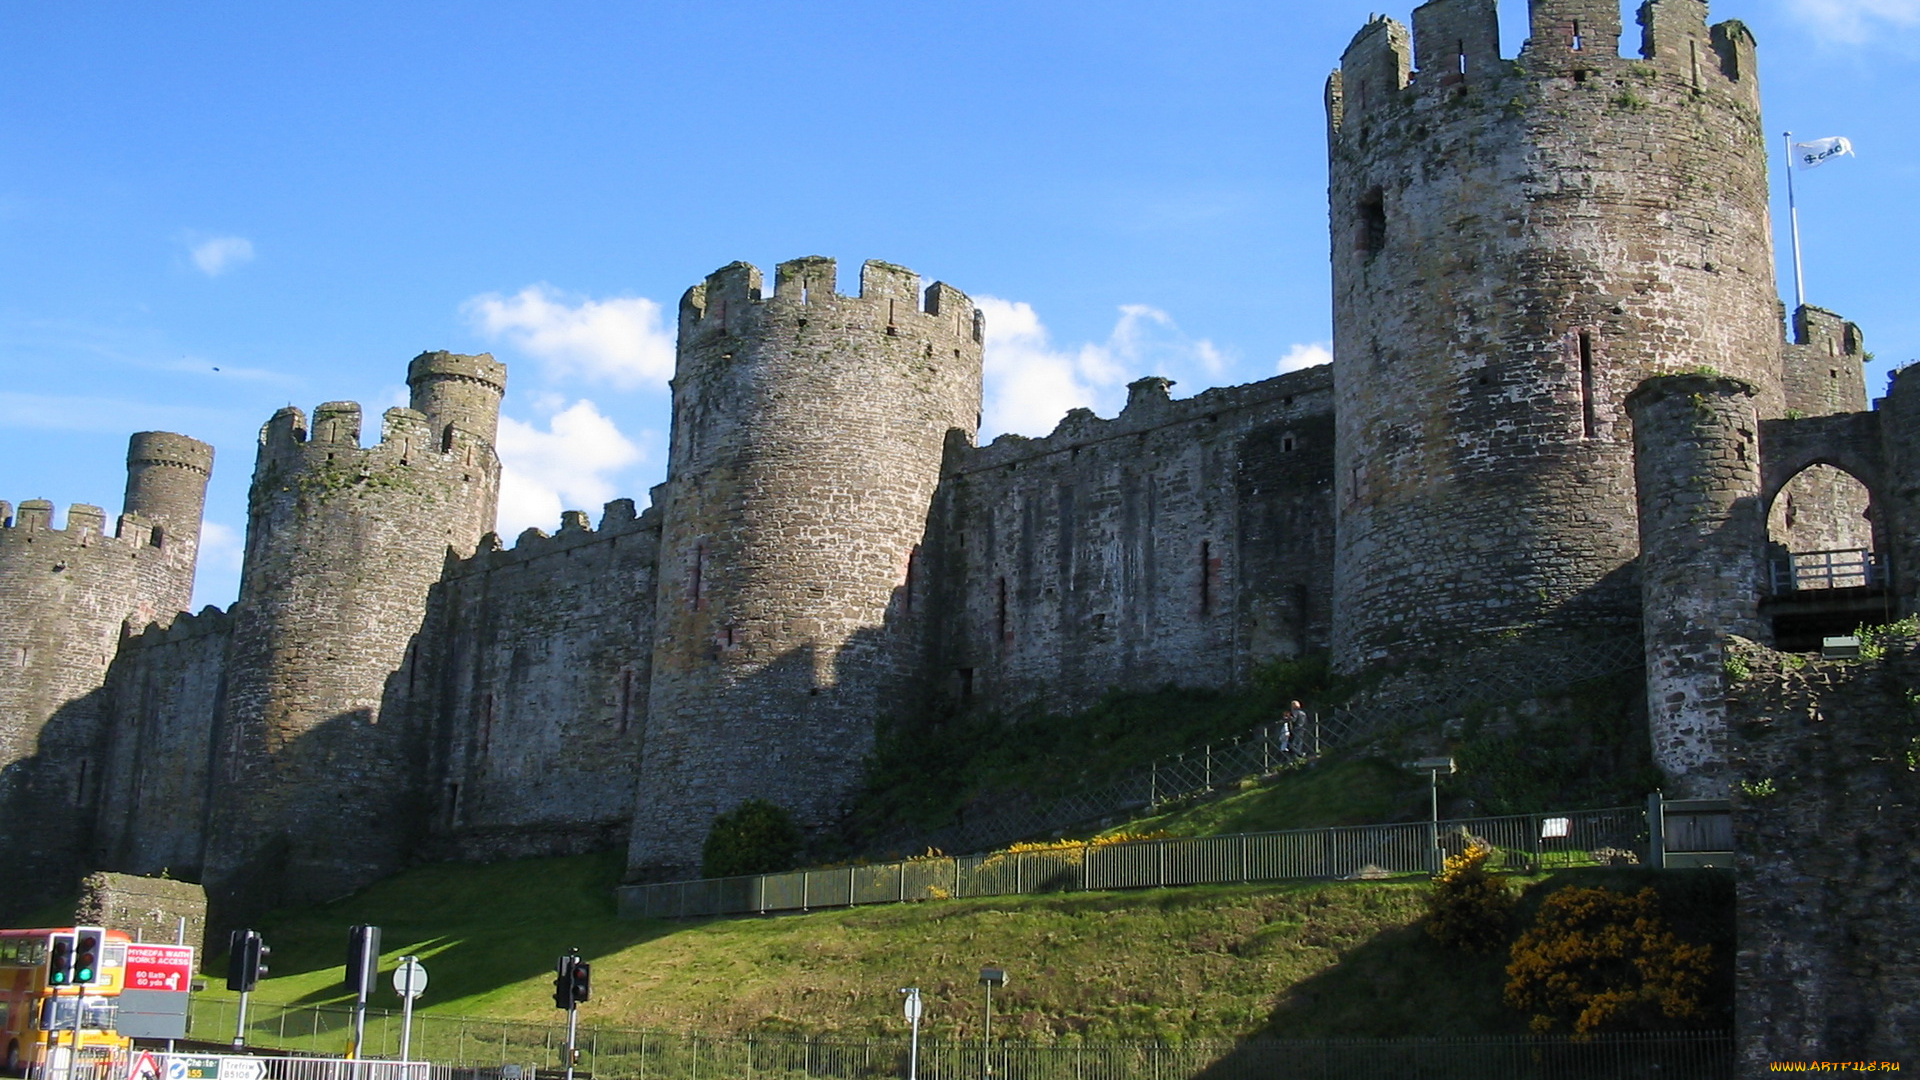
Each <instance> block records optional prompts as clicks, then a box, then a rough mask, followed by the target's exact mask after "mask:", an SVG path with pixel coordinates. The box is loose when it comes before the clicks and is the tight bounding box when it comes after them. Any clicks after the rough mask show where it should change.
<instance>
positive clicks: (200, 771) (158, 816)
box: [94, 607, 233, 881]
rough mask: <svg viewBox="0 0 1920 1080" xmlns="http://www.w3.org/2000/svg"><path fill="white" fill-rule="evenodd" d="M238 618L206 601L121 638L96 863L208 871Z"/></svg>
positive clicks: (176, 873) (142, 870) (192, 875)
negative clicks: (217, 757) (213, 766)
mask: <svg viewBox="0 0 1920 1080" xmlns="http://www.w3.org/2000/svg"><path fill="white" fill-rule="evenodd" d="M232 632H233V622H232V620H231V619H229V618H228V617H227V615H226V613H224V612H222V611H221V610H220V609H218V608H215V607H207V608H205V609H203V610H202V611H201V612H200V613H199V614H198V615H192V614H182V615H181V616H180V617H179V618H176V619H175V620H174V621H173V623H172V625H170V626H164V627H163V626H159V625H150V626H148V627H146V629H145V630H143V631H141V632H139V633H137V634H131V635H129V636H128V637H126V638H124V639H123V640H122V641H121V643H120V651H119V655H118V656H116V657H115V659H114V663H113V670H112V672H111V673H110V674H109V676H108V681H107V699H106V707H107V710H108V713H109V716H110V717H111V721H110V730H109V737H108V738H107V740H106V745H105V750H104V758H105V770H106V790H105V791H104V792H103V794H102V798H101V801H100V809H99V826H98V831H97V833H96V835H95V838H94V852H95V858H94V864H95V865H97V866H112V867H116V868H119V869H122V870H125V871H128V872H130V873H135V874H159V873H166V874H168V875H170V876H173V877H177V878H188V879H191V880H196V881H197V880H199V878H200V872H201V857H202V853H203V851H204V849H205V846H206V824H207V799H208V794H209V772H208V768H209V764H210V760H211V757H212V754H213V751H214V746H213V742H212V739H213V732H214V724H215V721H216V718H217V717H218V716H219V715H220V709H221V698H222V694H223V692H224V690H225V685H226V671H227V650H228V646H229V645H230V644H231V642H232Z"/></svg>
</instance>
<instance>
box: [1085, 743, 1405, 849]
mask: <svg viewBox="0 0 1920 1080" xmlns="http://www.w3.org/2000/svg"><path fill="white" fill-rule="evenodd" d="M1416 811H1417V812H1418V814H1417V816H1421V817H1424V816H1425V814H1426V785H1425V783H1424V782H1422V781H1421V780H1420V778H1419V777H1417V776H1414V775H1413V774H1411V773H1408V772H1407V771H1405V770H1404V769H1398V768H1395V767H1394V766H1393V765H1392V764H1390V763H1388V762H1385V761H1378V760H1374V759H1362V760H1348V761H1337V760H1336V761H1327V762H1322V763H1316V764H1314V765H1310V766H1299V767H1295V768H1290V769H1287V770H1284V771H1282V772H1281V773H1280V774H1279V775H1278V776H1276V777H1274V778H1272V779H1271V780H1267V781H1263V782H1260V783H1250V784H1248V785H1247V786H1245V787H1244V788H1242V789H1240V790H1238V791H1236V792H1234V793H1233V794H1231V795H1228V796H1227V797H1225V798H1222V799H1218V800H1214V801H1209V802H1203V803H1198V804H1196V805H1193V806H1188V807H1184V808H1181V809H1177V810H1171V811H1169V812H1167V813H1164V814H1159V815H1156V816H1153V817H1144V818H1139V819H1137V820H1134V821H1130V822H1128V823H1126V824H1124V825H1120V826H1117V827H1116V828H1115V829H1112V830H1109V831H1112V832H1129V833H1146V832H1156V831H1157V832H1165V833H1170V834H1172V835H1174V836H1211V835H1215V834H1219V833H1241V832H1269V831H1274V830H1280V829H1313V828H1321V827H1324V826H1328V825H1371V824H1374V823H1377V822H1382V821H1397V820H1402V819H1404V818H1405V817H1407V816H1408V815H1409V814H1410V813H1414V812H1416Z"/></svg>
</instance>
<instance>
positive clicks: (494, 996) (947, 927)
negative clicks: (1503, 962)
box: [216, 856, 1503, 1038]
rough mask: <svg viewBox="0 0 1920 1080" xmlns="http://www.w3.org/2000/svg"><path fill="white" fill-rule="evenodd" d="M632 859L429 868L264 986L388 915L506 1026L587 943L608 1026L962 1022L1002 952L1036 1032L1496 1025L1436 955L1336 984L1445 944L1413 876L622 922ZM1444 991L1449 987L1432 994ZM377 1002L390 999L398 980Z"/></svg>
mask: <svg viewBox="0 0 1920 1080" xmlns="http://www.w3.org/2000/svg"><path fill="white" fill-rule="evenodd" d="M618 872H619V863H618V860H617V859H616V858H614V857H599V856H593V857H583V858H571V859H539V860H526V861H522V862H512V863H499V864H493V865H491V866H474V865H442V866H432V867H425V868H422V869H418V870H414V871H411V872H408V873H406V874H402V875H400V876H398V877H396V878H394V879H391V880H389V881H387V882H384V883H382V884H381V885H378V886H375V887H374V888H372V889H370V890H368V891H367V892H365V893H362V894H360V895H358V896H355V897H351V898H348V899H347V900H344V901H341V902H338V903H336V904H332V905H327V906H324V907H320V908H312V909H303V910H299V911H291V912H285V913H282V914H281V915H280V916H278V917H275V918H273V919H270V920H268V921H267V922H266V924H265V926H264V931H265V933H266V934H267V936H268V941H269V942H270V943H271V945H272V946H273V949H274V954H273V958H272V964H273V975H272V976H271V977H270V978H269V979H268V980H267V981H266V982H265V983H263V985H262V987H261V990H260V992H259V999H260V1000H262V1001H284V1002H296V1003H325V1002H337V1001H340V1000H342V991H341V988H340V979H341V967H340V966H339V964H338V963H336V961H338V960H339V959H340V958H341V956H342V954H343V953H344V951H345V941H346V927H347V926H349V925H351V924H353V923H356V922H362V921H369V922H374V923H377V924H379V925H381V926H383V927H384V928H385V939H384V942H383V944H384V946H385V951H386V955H387V964H386V965H385V966H386V967H391V965H392V961H393V958H395V957H397V956H399V955H401V954H402V953H406V952H413V953H417V954H419V955H421V956H423V957H424V958H425V963H426V965H427V967H428V969H429V970H430V972H431V974H432V987H431V989H430V990H429V992H428V994H427V996H426V997H425V998H423V999H422V1002H421V1005H422V1008H423V1010H424V1011H428V1012H440V1013H450V1014H465V1015H476V1016H487V1017H491V1018H496V1019H525V1020H530V1021H536V1022H543V1023H544V1022H549V1021H550V1020H551V1019H552V1018H553V1016H554V1015H555V1010H554V1009H553V1008H552V1004H551V1002H550V1001H549V999H548V994H549V992H550V991H549V987H550V975H549V971H550V968H549V965H550V964H551V963H552V958H553V957H554V956H556V955H558V954H559V953H561V952H563V951H564V950H565V949H566V948H567V947H569V946H575V945H577V946H579V947H580V949H581V951H582V952H583V954H585V955H586V956H588V957H589V958H590V959H592V960H594V961H595V975H594V1000H593V1002H592V1003H591V1004H590V1005H589V1007H588V1008H589V1012H590V1014H591V1017H592V1019H593V1022H595V1023H600V1024H606V1025H611V1026H631V1027H649V1028H664V1029H671V1030H677V1029H690V1030H701V1031H708V1032H723V1031H745V1030H762V1031H765V1030H797V1031H812V1032H844V1033H853V1034H859V1033H873V1034H879V1033H885V1032H891V1031H892V1029H893V1027H894V1026H897V1025H895V1024H894V1017H895V1015H896V1013H897V1008H898V1006H897V1004H896V1003H895V989H896V988H897V987H900V986H904V985H908V984H909V983H918V984H919V985H920V986H921V987H922V988H923V990H924V992H925V993H926V995H927V1003H928V1022H929V1030H930V1032H933V1033H937V1034H957V1035H966V1034H969V1033H970V1032H971V1031H972V1026H971V1025H973V1024H974V1023H975V1022H976V1021H977V1009H978V1000H977V999H978V987H977V986H976V985H975V974H976V973H977V971H978V970H979V968H980V967H981V966H983V965H985V964H990V963H998V964H1003V965H1005V966H1006V967H1007V968H1008V970H1009V972H1010V973H1011V975H1012V979H1011V981H1010V985H1009V987H1008V989H1007V991H1006V993H1005V995H1004V996H1002V997H997V999H996V1000H997V1001H998V1002H999V1003H1000V1004H999V1005H998V1006H997V1007H996V1012H1000V1013H1001V1015H1002V1020H1001V1022H1002V1023H1005V1024H1006V1025H1007V1028H1006V1030H1008V1031H1009V1032H1010V1033H1011V1032H1015V1031H1018V1032H1022V1033H1026V1034H1031V1035H1035V1036H1043V1035H1053V1034H1063V1033H1069V1032H1077V1033H1082V1034H1085V1035H1087V1036H1088V1037H1096V1038H1099V1037H1134V1038H1147V1037H1172V1036H1187V1037H1194V1036H1233V1035H1243V1034H1248V1033H1251V1032H1254V1031H1259V1030H1262V1029H1263V1028H1266V1027H1267V1026H1268V1025H1269V1024H1270V1023H1272V1022H1275V1021H1276V1019H1278V1020H1280V1021H1282V1026H1281V1028H1280V1029H1279V1030H1283V1031H1285V1032H1287V1033H1295V1034H1315V1033H1328V1032H1334V1031H1340V1032H1344V1033H1349V1034H1380V1035H1387V1034H1397V1033H1408V1032H1413V1031H1430V1032H1433V1033H1436V1034H1437V1033H1441V1032H1447V1031H1460V1030H1475V1029H1485V1028H1486V1027H1487V1026H1488V1025H1489V1024H1497V1023H1499V1022H1500V1021H1501V1019H1503V1016H1502V1011H1501V1010H1500V1008H1499V1006H1498V1004H1497V1001H1496V1000H1494V998H1493V997H1492V996H1491V995H1490V993H1489V992H1487V990H1486V987H1485V986H1484V985H1478V984H1479V983H1483V982H1484V979H1483V978H1482V977H1481V976H1482V975H1483V974H1484V973H1475V972H1473V971H1470V970H1468V969H1466V968H1463V967H1461V965H1459V964H1457V963H1455V962H1454V961H1453V960H1452V958H1449V957H1446V956H1441V955H1434V956H1431V957H1428V958H1427V959H1425V960H1419V959H1417V958H1416V959H1409V957H1408V956H1407V955H1401V956H1399V958H1398V959H1397V960H1396V964H1398V965H1399V970H1400V971H1401V972H1402V973H1403V974H1404V977H1405V978H1408V979H1418V980H1422V981H1424V983H1425V984H1426V986H1427V988H1428V989H1427V992H1426V993H1423V994H1422V995H1421V996H1420V997H1419V998H1415V997H1411V996H1392V995H1388V996H1386V997H1383V996H1382V995H1381V993H1380V991H1381V990H1382V989H1384V988H1385V987H1386V986H1387V985H1388V984H1381V985H1375V984H1374V983H1373V982H1372V981H1371V980H1362V981H1361V982H1358V983H1355V982H1352V981H1345V982H1339V983H1338V987H1337V992H1329V990H1328V989H1327V988H1328V987H1329V986H1333V985H1334V984H1332V983H1328V982H1327V981H1326V980H1327V979H1329V978H1330V977H1331V975H1330V973H1331V972H1333V971H1335V970H1337V968H1338V966H1339V965H1340V963H1341V961H1342V959H1343V957H1347V956H1350V955H1352V954H1354V953H1355V952H1357V951H1364V950H1368V949H1374V950H1378V949H1379V948H1380V947H1381V945H1380V943H1381V942H1382V941H1383V940H1394V941H1399V942H1401V944H1402V945H1405V946H1407V947H1408V948H1410V949H1411V950H1412V953H1414V954H1419V953H1421V951H1422V950H1425V951H1426V952H1428V953H1431V952H1433V950H1431V949H1430V948H1428V947H1427V946H1426V945H1425V938H1424V935H1420V934H1418V933H1417V932H1414V931H1409V930H1408V929H1407V928H1408V927H1409V926H1410V925H1411V924H1412V923H1413V921H1414V920H1415V919H1417V918H1418V916H1419V913H1420V911H1421V910H1422V905H1423V897H1424V887H1423V886H1422V885H1419V884H1412V883H1385V884H1364V885H1362V884H1334V883H1302V884H1294V885H1281V886H1238V887H1215V888H1189V889H1166V890H1153V891H1146V892H1131V893H1082V894H1068V895H1052V896H1030V897H1007V898H1001V899H993V900H964V901H951V902H940V903H924V904H910V905H887V906H881V907H869V908H859V909H854V910H846V911H826V912H817V913H813V914H809V915H802V916H788V917H780V918H768V919H737V920H717V921H712V922H705V923H660V922H621V921H618V920H615V919H613V918H612V911H611V905H610V903H609V901H608V895H609V889H610V886H611V885H612V883H613V881H614V878H615V877H616V876H617V874H618ZM1383 935H1384V936H1385V937H1384V938H1383ZM1394 951H1395V953H1396V954H1400V953H1404V952H1406V949H1401V948H1396V949H1395V950H1394ZM1461 979H1465V980H1466V982H1460V980H1461ZM1470 984H1472V985H1470ZM216 985H217V984H216ZM1436 985H1440V986H1450V987H1451V990H1450V991H1449V992H1446V993H1444V994H1437V995H1436V994H1433V993H1432V988H1433V987H1434V986H1436ZM1300 987H1305V988H1306V989H1305V991H1304V995H1305V996H1302V991H1301V990H1300V989H1299V988H1300ZM1290 988H1291V989H1290ZM216 992H217V991H216ZM375 1004H376V1005H385V1006H389V1007H391V1006H395V1005H397V1001H396V1000H391V995H390V994H388V993H387V992H386V991H385V990H384V989H383V992H382V995H381V996H380V997H379V998H377V999H376V1001H375Z"/></svg>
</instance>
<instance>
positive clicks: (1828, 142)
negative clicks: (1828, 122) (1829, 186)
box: [1793, 135, 1853, 169]
mask: <svg viewBox="0 0 1920 1080" xmlns="http://www.w3.org/2000/svg"><path fill="white" fill-rule="evenodd" d="M1852 155H1853V143H1851V142H1849V141H1848V140H1847V139H1846V137H1845V136H1841V135H1835V136H1834V137H1833V138H1831V139H1815V140H1813V141H1812V142H1797V143H1794V144H1793V163H1794V165H1795V166H1796V167H1798V168H1802V169H1817V168H1819V167H1820V166H1822V165H1825V164H1826V163H1827V162H1829V161H1832V160H1833V159H1834V158H1837V157H1851V156H1852Z"/></svg>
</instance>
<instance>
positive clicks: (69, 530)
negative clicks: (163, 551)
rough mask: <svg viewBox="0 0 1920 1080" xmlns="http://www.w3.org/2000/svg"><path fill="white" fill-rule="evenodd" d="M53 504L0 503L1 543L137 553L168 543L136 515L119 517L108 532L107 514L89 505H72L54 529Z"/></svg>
mask: <svg viewBox="0 0 1920 1080" xmlns="http://www.w3.org/2000/svg"><path fill="white" fill-rule="evenodd" d="M53 521H54V504H53V503H52V502H50V501H49V500H46V499H26V500H24V501H22V502H21V503H20V505H19V506H18V507H17V508H15V507H13V506H12V504H10V503H7V502H5V501H0V542H12V543H19V544H34V543H37V544H62V543H64V544H69V545H71V546H73V547H81V548H93V547H100V548H112V549H115V550H124V551H131V552H135V553H138V552H139V551H141V550H142V549H145V548H154V549H159V548H161V547H162V546H164V544H165V543H166V542H167V541H166V535H165V533H164V532H161V535H160V538H159V539H155V533H156V532H160V528H159V525H158V523H156V522H154V521H153V520H151V519H149V518H145V517H142V516H140V515H139V514H119V515H116V516H115V518H114V527H113V528H112V529H108V528H107V514H106V511H104V510H102V509H101V508H100V507H98V506H95V505H93V504H91V503H74V504H72V505H71V506H69V507H67V512H66V516H65V517H63V518H62V519H61V524H60V527H59V528H55V527H54V525H53Z"/></svg>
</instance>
